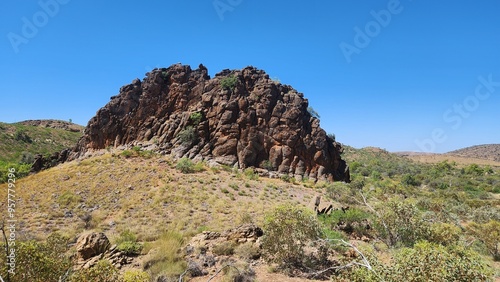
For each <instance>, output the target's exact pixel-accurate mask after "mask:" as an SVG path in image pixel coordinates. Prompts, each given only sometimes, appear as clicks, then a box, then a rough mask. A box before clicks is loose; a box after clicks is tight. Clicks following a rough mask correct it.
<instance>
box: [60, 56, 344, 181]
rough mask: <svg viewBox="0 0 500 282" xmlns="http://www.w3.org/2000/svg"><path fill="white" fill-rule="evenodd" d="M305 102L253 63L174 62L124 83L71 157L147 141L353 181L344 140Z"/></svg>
mask: <svg viewBox="0 0 500 282" xmlns="http://www.w3.org/2000/svg"><path fill="white" fill-rule="evenodd" d="M307 107H308V101H307V99H305V98H304V97H303V94H302V93H299V92H297V91H296V90H295V89H293V88H292V87H291V86H288V85H282V84H280V83H277V82H274V81H272V80H271V79H270V78H269V76H268V75H267V74H266V73H265V72H264V71H262V70H258V69H256V68H254V67H246V68H244V69H242V70H232V71H231V70H223V71H222V72H220V73H218V74H216V75H215V77H214V78H210V77H209V76H208V72H207V69H206V68H205V67H204V66H203V65H200V66H199V68H198V69H196V70H192V69H191V68H190V67H189V66H186V65H180V64H176V65H172V66H170V67H169V68H161V69H155V70H153V71H151V72H149V73H147V74H146V77H145V78H144V79H143V80H142V81H141V80H139V79H136V80H134V81H133V82H132V83H131V84H129V85H126V86H123V87H122V88H121V89H120V93H119V94H118V95H116V96H113V97H111V101H110V102H109V103H108V104H107V105H106V106H104V107H103V108H102V109H100V110H99V111H98V112H97V115H96V116H95V117H93V118H92V119H91V120H90V121H89V123H88V125H87V127H86V129H85V134H84V136H83V137H82V139H80V141H79V143H78V145H77V146H76V147H75V148H74V149H73V151H72V152H70V154H69V159H75V158H78V157H81V156H84V155H86V154H89V153H91V152H93V151H95V150H99V149H104V148H107V147H109V146H113V147H119V146H143V147H147V148H149V149H153V150H155V151H159V152H161V153H165V154H172V155H174V156H175V157H178V158H180V157H189V158H193V159H197V160H205V161H207V162H216V163H220V164H225V165H230V166H235V167H238V168H247V167H265V168H269V169H272V170H276V171H277V172H278V173H281V174H290V175H295V176H306V177H309V178H313V179H330V180H343V181H349V169H348V166H347V165H346V163H345V161H343V160H342V159H341V157H340V154H341V152H342V147H341V145H340V143H337V142H335V141H334V140H332V139H331V138H330V137H327V134H326V133H325V131H324V130H323V129H321V127H320V124H319V120H318V119H317V118H315V117H313V116H311V114H310V113H309V112H308V111H307Z"/></svg>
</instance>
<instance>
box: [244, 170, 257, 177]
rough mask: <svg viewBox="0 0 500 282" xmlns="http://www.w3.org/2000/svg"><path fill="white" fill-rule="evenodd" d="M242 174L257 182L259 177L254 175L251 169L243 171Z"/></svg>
mask: <svg viewBox="0 0 500 282" xmlns="http://www.w3.org/2000/svg"><path fill="white" fill-rule="evenodd" d="M244 174H245V176H246V177H247V178H248V179H250V180H258V179H259V175H258V174H257V173H255V171H254V170H253V169H252V168H247V169H245V171H244Z"/></svg>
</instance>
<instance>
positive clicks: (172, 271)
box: [144, 231, 187, 281]
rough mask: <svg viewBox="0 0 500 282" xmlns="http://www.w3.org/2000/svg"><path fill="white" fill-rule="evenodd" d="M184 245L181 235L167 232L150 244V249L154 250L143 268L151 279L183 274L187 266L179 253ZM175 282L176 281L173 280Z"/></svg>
mask: <svg viewBox="0 0 500 282" xmlns="http://www.w3.org/2000/svg"><path fill="white" fill-rule="evenodd" d="M183 245H184V238H183V236H182V234H180V233H178V232H175V231H168V232H166V233H164V234H162V235H161V236H160V238H158V240H157V241H155V242H154V243H152V245H151V248H153V249H156V250H157V251H156V252H154V254H155V255H153V256H152V257H151V258H149V259H148V260H147V261H145V262H144V267H145V268H147V271H148V272H149V273H150V275H151V276H152V277H158V276H160V275H164V276H166V277H173V276H176V277H177V279H178V277H179V275H180V274H181V273H182V272H184V270H185V269H186V267H187V265H186V262H185V260H184V258H183V253H182V252H181V251H180V250H181V248H182V246H183ZM175 281H177V280H175Z"/></svg>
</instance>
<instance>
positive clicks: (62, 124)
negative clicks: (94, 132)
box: [16, 119, 85, 132]
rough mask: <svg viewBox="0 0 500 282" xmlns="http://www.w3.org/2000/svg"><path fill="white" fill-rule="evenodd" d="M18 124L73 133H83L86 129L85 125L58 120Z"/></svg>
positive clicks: (26, 121)
mask: <svg viewBox="0 0 500 282" xmlns="http://www.w3.org/2000/svg"><path fill="white" fill-rule="evenodd" d="M16 123H17V124H22V125H29V126H38V127H46V128H55V129H63V130H67V131H71V132H83V130H84V129H85V126H83V125H79V124H76V123H72V122H67V121H63V120H56V119H36V120H24V121H20V122H16Z"/></svg>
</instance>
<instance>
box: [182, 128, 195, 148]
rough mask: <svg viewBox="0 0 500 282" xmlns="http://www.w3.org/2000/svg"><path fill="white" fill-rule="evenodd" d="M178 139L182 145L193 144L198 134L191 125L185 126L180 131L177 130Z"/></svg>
mask: <svg viewBox="0 0 500 282" xmlns="http://www.w3.org/2000/svg"><path fill="white" fill-rule="evenodd" d="M178 137H179V140H181V143H182V144H184V145H189V144H193V143H194V142H196V140H197V139H198V134H197V133H196V129H195V128H194V127H192V126H186V128H185V129H183V130H182V131H181V132H179V135H178Z"/></svg>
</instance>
